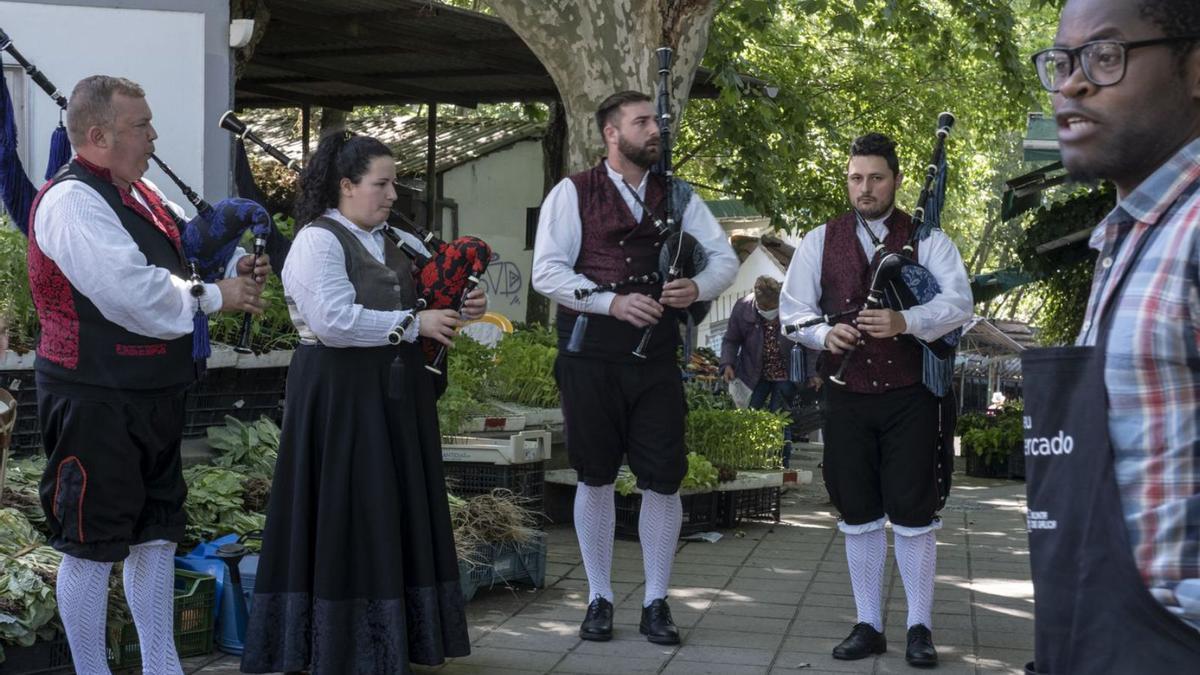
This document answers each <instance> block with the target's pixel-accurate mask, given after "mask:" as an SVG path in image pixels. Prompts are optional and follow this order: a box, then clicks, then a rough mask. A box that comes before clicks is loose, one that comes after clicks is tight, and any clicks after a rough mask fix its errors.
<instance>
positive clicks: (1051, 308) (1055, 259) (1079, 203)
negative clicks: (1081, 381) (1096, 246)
mask: <svg viewBox="0 0 1200 675" xmlns="http://www.w3.org/2000/svg"><path fill="white" fill-rule="evenodd" d="M1115 203H1116V195H1115V193H1114V192H1113V190H1112V188H1111V187H1109V186H1105V187H1103V188H1100V189H1089V190H1088V191H1086V192H1082V193H1079V194H1076V195H1074V196H1072V197H1070V198H1069V199H1067V200H1065V201H1062V202H1059V203H1057V204H1053V205H1051V206H1049V207H1046V208H1043V209H1040V210H1038V212H1037V213H1035V214H1034V216H1033V221H1032V222H1031V223H1030V225H1029V227H1028V228H1027V229H1026V234H1025V242H1024V243H1023V244H1022V246H1021V247H1020V250H1019V254H1020V257H1021V260H1022V261H1024V264H1025V265H1026V267H1027V269H1029V271H1031V272H1033V274H1034V276H1035V277H1036V278H1038V279H1039V280H1040V281H1039V284H1038V291H1039V294H1040V295H1041V297H1042V299H1043V303H1044V304H1043V305H1042V308H1041V312H1040V314H1039V315H1038V319H1037V325H1038V339H1039V340H1040V341H1041V342H1042V343H1043V344H1070V343H1071V342H1073V341H1074V340H1075V336H1076V334H1078V333H1079V327H1080V325H1082V323H1083V315H1084V312H1085V311H1086V310H1087V298H1088V294H1089V293H1090V291H1091V282H1092V269H1093V266H1094V265H1095V262H1096V251H1095V250H1093V249H1091V248H1089V247H1088V246H1087V240H1086V239H1085V240H1082V241H1078V242H1076V243H1074V244H1071V245H1069V246H1062V247H1059V248H1057V249H1054V250H1052V251H1048V252H1046V253H1042V254H1039V253H1037V247H1038V246H1040V245H1042V244H1045V243H1048V242H1051V241H1054V240H1056V239H1059V238H1061V237H1065V236H1067V235H1070V234H1073V233H1075V232H1078V231H1080V230H1082V229H1085V228H1088V227H1091V226H1093V225H1095V224H1097V223H1099V222H1100V221H1101V220H1102V219H1103V218H1104V216H1105V215H1107V214H1108V212H1109V211H1111V210H1112V208H1113V206H1114V205H1115Z"/></svg>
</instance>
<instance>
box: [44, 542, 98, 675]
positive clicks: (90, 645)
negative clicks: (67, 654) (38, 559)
mask: <svg viewBox="0 0 1200 675" xmlns="http://www.w3.org/2000/svg"><path fill="white" fill-rule="evenodd" d="M111 573H112V563H110V562H96V561H95V560H84V559H83V558H76V557H75V556H71V555H63V557H62V562H61V563H60V564H59V566H58V582H57V586H56V595H57V597H58V614H59V616H60V617H61V618H62V622H63V627H64V628H66V629H67V642H68V644H70V645H71V660H72V661H73V662H74V663H75V672H77V673H79V675H108V674H109V673H111V672H112V671H110V670H109V669H108V648H107V645H106V641H105V636H104V629H105V623H106V622H107V619H108V575H109V574H111Z"/></svg>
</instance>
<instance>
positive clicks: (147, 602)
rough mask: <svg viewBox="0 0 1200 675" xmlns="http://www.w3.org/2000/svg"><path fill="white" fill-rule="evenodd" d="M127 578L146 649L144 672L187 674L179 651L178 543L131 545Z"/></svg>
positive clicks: (129, 597) (140, 639)
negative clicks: (176, 613) (176, 642)
mask: <svg viewBox="0 0 1200 675" xmlns="http://www.w3.org/2000/svg"><path fill="white" fill-rule="evenodd" d="M124 579H125V599H126V600H128V601H129V609H130V610H131V611H132V613H133V623H134V625H135V626H137V632H138V642H140V643H141V648H142V672H143V673H147V675H149V674H150V673H153V675H183V667H182V666H181V665H180V663H179V654H178V653H177V652H176V651H175V543H174V542H169V541H163V540H161V539H156V540H154V541H151V542H147V543H145V544H138V545H137V546H131V547H130V548H129V557H128V558H126V559H125V576H124Z"/></svg>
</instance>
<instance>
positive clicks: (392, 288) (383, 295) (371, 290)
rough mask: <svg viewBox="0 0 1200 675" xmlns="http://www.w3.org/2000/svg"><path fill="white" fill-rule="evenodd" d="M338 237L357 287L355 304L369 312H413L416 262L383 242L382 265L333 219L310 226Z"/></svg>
mask: <svg viewBox="0 0 1200 675" xmlns="http://www.w3.org/2000/svg"><path fill="white" fill-rule="evenodd" d="M308 227H315V228H318V229H321V230H325V231H327V232H330V233H331V234H333V236H335V237H337V240H338V243H340V244H341V245H342V251H343V252H344V253H345V256H346V276H347V277H349V278H350V283H351V285H353V286H354V302H355V303H356V304H359V305H362V306H363V307H365V308H366V309H371V310H377V311H381V312H391V311H396V310H401V309H412V307H413V305H414V304H415V303H416V301H417V292H416V286H415V284H414V280H413V271H412V261H411V260H409V258H408V256H406V255H404V252H403V251H401V250H400V247H398V246H396V245H395V244H393V243H392V242H391V240H389V239H388V238H387V237H384V238H383V258H384V262H383V263H380V262H379V261H378V260H376V259H375V257H374V256H372V255H371V252H370V251H368V250H367V248H366V247H365V246H363V243H362V241H361V240H359V238H358V237H356V236H354V235H353V234H352V233H350V232H348V231H347V230H346V228H345V227H344V226H343V225H342V224H341V223H338V222H336V221H334V220H332V219H330V218H325V217H321V218H317V219H316V220H314V221H313V222H311V223H309V224H308Z"/></svg>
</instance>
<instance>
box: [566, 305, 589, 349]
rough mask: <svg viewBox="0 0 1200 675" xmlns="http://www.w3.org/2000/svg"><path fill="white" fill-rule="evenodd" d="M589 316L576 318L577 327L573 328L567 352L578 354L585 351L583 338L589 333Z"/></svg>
mask: <svg viewBox="0 0 1200 675" xmlns="http://www.w3.org/2000/svg"><path fill="white" fill-rule="evenodd" d="M587 325H588V318H587V314H580V315H578V316H576V317H575V325H574V326H572V327H571V339H570V340H568V341H567V351H569V352H571V353H572V354H578V353H579V350H581V349H583V336H584V334H585V333H587Z"/></svg>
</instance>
